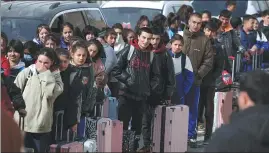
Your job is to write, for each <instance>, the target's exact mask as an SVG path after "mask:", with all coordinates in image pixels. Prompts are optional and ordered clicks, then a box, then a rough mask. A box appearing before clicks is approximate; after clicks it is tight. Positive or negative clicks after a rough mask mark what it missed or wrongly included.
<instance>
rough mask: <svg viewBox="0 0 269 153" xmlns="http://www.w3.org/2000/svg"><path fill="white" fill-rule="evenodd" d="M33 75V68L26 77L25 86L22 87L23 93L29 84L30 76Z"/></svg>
mask: <svg viewBox="0 0 269 153" xmlns="http://www.w3.org/2000/svg"><path fill="white" fill-rule="evenodd" d="M32 75H33V72H32V70H30V72H29V74H28V76H27V78H26V80H25V82H24V86H23V88H22V90H21V91H22V93H23V92H24V89H25V87H26V85H27V82H28V80H29V78H30V77H31V76H32Z"/></svg>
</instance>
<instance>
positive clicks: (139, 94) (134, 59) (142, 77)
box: [112, 41, 152, 100]
mask: <svg viewBox="0 0 269 153" xmlns="http://www.w3.org/2000/svg"><path fill="white" fill-rule="evenodd" d="M131 45H132V46H134V47H135V49H134V52H133V54H132V56H131V58H130V60H128V53H129V51H130V46H129V45H128V46H127V47H125V48H124V49H123V50H122V51H121V52H120V53H119V54H118V61H117V64H116V66H115V67H114V68H113V70H112V75H113V76H114V77H115V78H116V79H117V80H118V81H119V82H120V83H121V86H120V90H121V91H122V92H123V93H120V94H122V95H124V96H126V97H128V98H131V99H134V100H146V98H147V96H149V95H150V80H149V78H150V76H149V74H150V51H151V50H152V49H151V46H150V47H149V48H147V49H146V50H143V51H142V50H141V49H140V48H139V46H138V44H137V42H136V41H134V42H132V43H131Z"/></svg>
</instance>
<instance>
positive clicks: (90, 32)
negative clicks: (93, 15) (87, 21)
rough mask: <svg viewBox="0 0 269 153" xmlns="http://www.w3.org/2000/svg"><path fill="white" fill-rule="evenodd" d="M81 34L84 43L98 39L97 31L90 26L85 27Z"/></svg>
mask: <svg viewBox="0 0 269 153" xmlns="http://www.w3.org/2000/svg"><path fill="white" fill-rule="evenodd" d="M82 34H83V37H84V39H85V40H86V41H90V40H92V39H95V38H97V37H98V29H97V28H95V27H93V26H91V25H87V26H86V27H85V28H84V29H83V31H82Z"/></svg>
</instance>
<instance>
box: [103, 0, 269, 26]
mask: <svg viewBox="0 0 269 153" xmlns="http://www.w3.org/2000/svg"><path fill="white" fill-rule="evenodd" d="M225 3H226V1H224V0H223V1H216V0H215V1H214V0H207V1H204V0H185V1H108V2H104V3H103V4H102V5H101V8H102V11H103V13H104V15H105V18H106V19H107V22H108V25H109V26H112V25H113V24H114V23H124V22H125V23H128V22H130V23H131V27H132V28H134V27H135V24H136V22H137V20H138V19H139V17H140V16H141V15H146V16H148V18H149V19H150V20H151V19H152V18H153V17H154V16H155V15H156V14H159V13H162V14H163V15H165V16H167V15H168V14H169V13H170V12H174V13H175V12H177V11H178V9H179V8H180V7H181V5H183V4H186V5H190V6H192V7H193V8H194V10H195V12H202V11H203V10H208V11H210V12H211V13H212V16H214V17H217V16H218V15H219V13H220V11H221V10H223V9H225V7H226V6H225ZM266 9H269V1H249V0H244V1H237V8H236V11H235V12H233V16H238V17H242V16H244V15H245V14H255V15H258V14H259V13H260V12H261V11H264V10H266Z"/></svg>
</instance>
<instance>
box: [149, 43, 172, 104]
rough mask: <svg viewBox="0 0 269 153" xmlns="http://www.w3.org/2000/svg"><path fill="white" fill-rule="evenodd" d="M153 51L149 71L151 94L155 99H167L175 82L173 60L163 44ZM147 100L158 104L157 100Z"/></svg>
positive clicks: (169, 97)
mask: <svg viewBox="0 0 269 153" xmlns="http://www.w3.org/2000/svg"><path fill="white" fill-rule="evenodd" d="M153 52H154V58H153V61H152V63H151V72H150V86H151V96H154V97H155V99H157V98H158V99H160V100H169V99H171V96H172V94H173V91H174V88H175V83H176V81H175V70H174V64H173V60H172V57H171V56H170V55H169V54H168V53H167V50H166V47H165V46H164V45H162V46H161V47H160V48H159V49H157V50H153ZM149 102H150V104H157V105H158V104H160V103H159V102H158V101H155V102H153V101H149Z"/></svg>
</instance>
